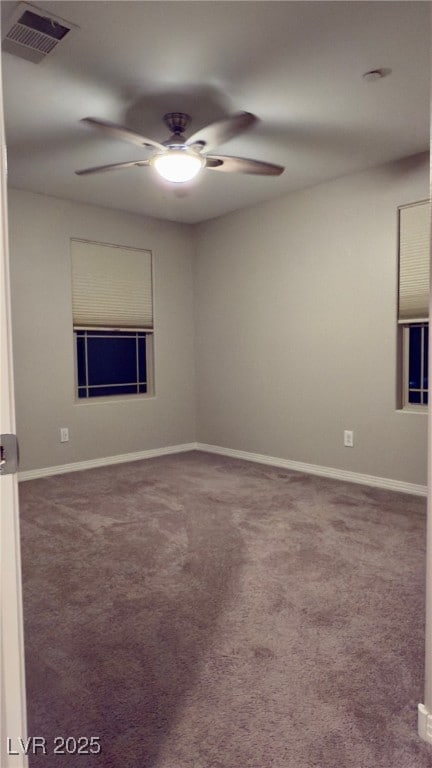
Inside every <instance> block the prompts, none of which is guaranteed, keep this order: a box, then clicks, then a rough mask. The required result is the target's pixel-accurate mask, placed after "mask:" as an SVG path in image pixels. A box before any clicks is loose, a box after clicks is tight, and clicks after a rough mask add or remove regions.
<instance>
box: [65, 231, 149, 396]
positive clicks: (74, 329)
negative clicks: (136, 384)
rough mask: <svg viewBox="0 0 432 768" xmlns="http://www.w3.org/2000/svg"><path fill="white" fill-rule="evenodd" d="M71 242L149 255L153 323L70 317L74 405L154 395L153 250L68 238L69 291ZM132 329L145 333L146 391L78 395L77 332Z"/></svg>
mask: <svg viewBox="0 0 432 768" xmlns="http://www.w3.org/2000/svg"><path fill="white" fill-rule="evenodd" d="M72 242H79V243H85V244H89V245H97V246H105V247H107V248H118V249H120V250H126V251H127V250H131V251H142V252H143V253H147V254H149V255H150V269H151V286H150V287H151V301H152V307H153V325H152V327H151V328H149V327H144V326H143V327H134V328H131V327H129V328H128V327H114V326H112V327H108V326H103V327H102V326H83V325H76V326H75V325H74V322H73V317H72V323H71V325H72V345H73V364H74V403H75V405H88V404H89V403H102V404H103V403H105V404H106V403H112V402H113V401H114V402H119V401H122V400H123V401H128V402H133V401H136V400H142V399H148V398H152V397H155V360H154V355H155V342H154V335H155V328H154V303H155V302H154V259H153V251H152V250H151V249H150V248H138V247H136V246H131V245H121V244H118V243H106V242H102V241H100V240H88V239H84V238H79V237H71V238H70V253H71V258H70V261H71V293H72V287H73V281H72V252H71V246H72ZM83 330H85V331H90V332H91V331H113V332H118V331H120V332H121V331H125V332H127V331H132V332H138V333H144V334H145V347H146V373H147V391H146V392H131V393H127V394H125V393H119V394H118V395H102V396H101V397H79V395H78V353H77V333H78V332H79V331H83Z"/></svg>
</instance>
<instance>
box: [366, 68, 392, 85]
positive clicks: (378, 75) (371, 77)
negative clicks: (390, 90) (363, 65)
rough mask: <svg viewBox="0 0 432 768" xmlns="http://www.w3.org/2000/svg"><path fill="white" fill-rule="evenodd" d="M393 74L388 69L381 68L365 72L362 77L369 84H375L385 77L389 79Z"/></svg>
mask: <svg viewBox="0 0 432 768" xmlns="http://www.w3.org/2000/svg"><path fill="white" fill-rule="evenodd" d="M390 72H391V69H389V68H388V67H381V68H380V69H370V70H369V72H365V73H364V74H363V75H362V77H363V80H366V82H367V83H375V82H376V81H377V80H382V79H383V77H387V75H389V74H390Z"/></svg>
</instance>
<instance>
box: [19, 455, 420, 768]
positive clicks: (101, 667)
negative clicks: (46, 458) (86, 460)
mask: <svg viewBox="0 0 432 768" xmlns="http://www.w3.org/2000/svg"><path fill="white" fill-rule="evenodd" d="M20 498H21V516H22V523H21V528H22V547H23V578H24V617H25V632H26V666H27V687H28V701H29V705H28V709H29V712H28V714H29V733H30V734H31V735H37V736H44V737H45V738H46V740H47V754H46V755H42V754H40V755H39V756H37V757H33V758H32V759H31V760H30V766H31V767H32V768H33V767H35V768H36V767H37V768H39V767H40V768H52V767H53V766H67V768H69V766H71V767H73V768H75V766H77V768H78V766H79V767H80V768H96V767H97V768H99V766H104V767H106V768H114V767H115V768H150V767H151V768H267V767H269V768H270V767H271V768H313V767H314V768H315V767H316V768H339V767H340V766H341V767H342V768H430V767H431V765H432V748H431V747H430V746H428V745H426V744H425V743H423V742H422V741H421V740H420V739H419V738H418V736H417V734H416V720H417V704H418V702H419V701H422V698H423V642H424V638H423V630H424V627H423V621H424V556H425V506H426V505H425V500H424V499H420V498H416V497H412V496H405V495H402V494H396V493H393V492H387V491H380V490H377V489H371V488H367V487H365V486H357V485H352V484H348V483H340V482H336V481H332V480H327V479H322V478H318V477H312V476H308V475H304V474H299V473H295V472H290V471H284V470H279V469H275V468H271V467H265V466H261V465H258V464H251V463H247V462H244V461H239V460H234V459H227V458H223V457H215V456H210V455H206V454H203V453H197V452H193V453H188V454H181V455H178V456H169V457H164V458H161V459H152V460H149V461H143V462H134V463H131V464H125V465H117V466H113V467H106V468H102V469H95V470H89V471H86V472H80V473H73V474H68V475H63V476H56V477H52V478H46V479H41V480H34V481H30V482H25V483H21V485H20ZM56 736H62V737H68V736H70V737H74V738H75V739H78V738H79V737H90V736H97V737H99V738H100V742H101V746H102V752H101V754H100V755H86V754H80V755H54V754H53V739H54V738H55V737H56ZM76 743H77V746H81V748H83V747H84V751H85V742H84V741H81V742H76ZM73 744H74V742H69V746H70V747H71V748H72V749H73Z"/></svg>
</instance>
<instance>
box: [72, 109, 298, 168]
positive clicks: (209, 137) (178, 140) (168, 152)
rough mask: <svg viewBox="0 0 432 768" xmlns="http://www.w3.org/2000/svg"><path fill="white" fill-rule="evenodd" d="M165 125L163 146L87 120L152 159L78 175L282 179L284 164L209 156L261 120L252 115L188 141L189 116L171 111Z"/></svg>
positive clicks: (212, 127)
mask: <svg viewBox="0 0 432 768" xmlns="http://www.w3.org/2000/svg"><path fill="white" fill-rule="evenodd" d="M163 120H164V123H165V125H166V126H167V127H168V129H169V130H170V132H171V136H170V137H169V138H168V139H167V140H166V141H164V142H163V143H160V142H158V141H153V139H148V138H146V137H145V136H141V134H139V133H135V131H131V130H130V129H129V128H126V127H125V126H123V125H117V124H116V123H111V122H109V121H108V120H99V119H98V118H95V117H84V118H83V119H82V120H81V122H82V123H85V124H86V125H89V126H90V127H92V128H96V129H97V130H100V131H103V132H104V133H105V134H106V135H107V136H109V137H111V138H116V139H122V140H123V141H128V142H129V143H132V144H136V145H138V146H139V147H141V148H150V149H151V150H152V154H151V155H150V157H149V158H147V159H146V158H140V159H139V160H131V161H129V162H126V163H112V164H110V165H99V166H95V167H94V168H84V169H82V170H80V171H75V173H76V174H78V176H85V175H86V174H91V173H104V172H105V171H113V170H117V169H120V168H131V167H133V166H134V165H137V166H141V167H142V166H147V165H149V166H151V167H153V168H155V170H156V171H157V172H158V174H159V175H160V176H162V178H164V179H166V180H167V181H172V182H175V183H181V182H186V181H190V180H191V179H193V178H194V177H195V176H196V175H197V174H198V173H199V172H200V171H201V170H202V169H203V168H206V169H208V170H211V171H223V172H228V173H253V174H259V175H262V176H279V175H280V174H281V173H283V171H284V168H283V167H282V166H281V165H274V164H273V163H265V162H262V161H260V160H250V159H248V158H245V157H230V156H227V155H214V154H208V152H209V151H211V150H212V149H213V148H214V147H217V146H219V145H220V144H224V143H225V142H226V141H228V140H229V139H232V138H234V137H235V136H238V135H239V134H240V133H243V131H245V130H247V129H248V128H251V127H252V126H253V125H254V124H255V123H257V122H258V118H257V117H255V115H252V114H251V113H250V112H237V113H235V114H234V115H231V116H230V117H227V118H225V119H223V120H218V121H217V122H215V123H211V124H210V125H207V126H206V127H205V128H201V129H200V130H199V131H197V132H196V133H194V134H193V135H192V136H190V138H189V139H186V138H185V136H184V131H185V130H186V128H187V126H188V124H189V121H190V117H189V115H187V114H186V113H184V112H168V113H167V114H166V115H164V118H163Z"/></svg>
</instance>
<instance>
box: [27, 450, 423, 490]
mask: <svg viewBox="0 0 432 768" xmlns="http://www.w3.org/2000/svg"><path fill="white" fill-rule="evenodd" d="M197 450H198V451H203V452H205V453H217V454H220V455H221V456H230V457H232V458H234V459H244V460H246V461H253V462H256V463H258V464H268V465H270V466H272V467H282V468H283V469H293V470H295V471H296V472H305V473H306V474H310V475H319V476H321V477H329V478H331V479H333V480H344V481H346V482H349V483H360V484H361V485H370V486H374V487H376V488H385V489H387V490H389V491H399V493H409V494H412V495H414V496H426V495H427V487H426V486H425V485H416V484H415V483H405V482H402V481H401V480H391V479H390V478H387V477H375V476H374V475H362V474H360V473H359V472H350V471H348V470H345V469H335V468H333V467H322V466H320V465H318V464H305V463H304V462H302V461H291V460H290V459H280V458H277V457H276V456H266V455H265V454H262V453H250V452H249V451H238V450H235V449H234V448H223V447H222V446H219V445H207V443H183V444H181V445H170V446H167V447H165V448H154V449H150V450H147V451H136V452H135V453H122V454H120V455H119V456H107V457H104V458H100V459H88V460H87V461H76V462H73V463H71V464H59V465H58V466H55V467H42V468H41V469H30V470H27V471H23V472H18V480H19V481H23V480H36V479H37V478H39V477H50V476H51V475H62V474H65V473H67V472H80V471H81V470H83V469H94V468H95V467H105V466H109V465H110V464H123V463H125V462H128V461H140V460H141V459H153V458H155V457H157V456H167V455H168V454H171V453H184V452H186V451H197Z"/></svg>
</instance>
